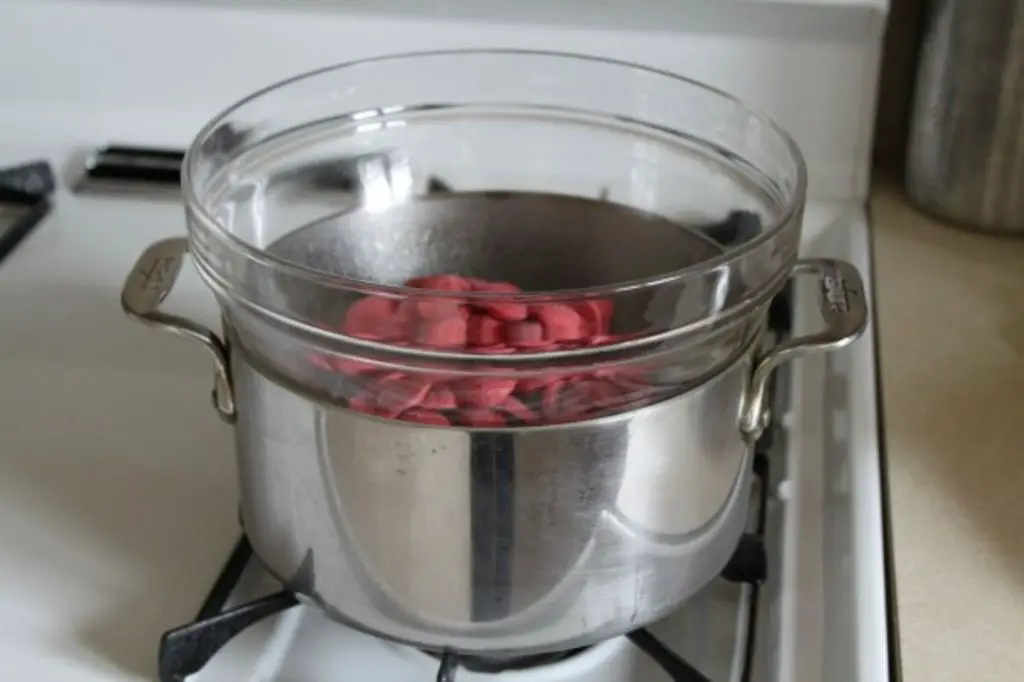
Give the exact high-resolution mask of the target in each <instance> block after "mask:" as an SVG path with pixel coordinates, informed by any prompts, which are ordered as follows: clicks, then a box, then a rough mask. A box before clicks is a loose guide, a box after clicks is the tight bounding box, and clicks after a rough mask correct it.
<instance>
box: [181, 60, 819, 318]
mask: <svg viewBox="0 0 1024 682" xmlns="http://www.w3.org/2000/svg"><path fill="white" fill-rule="evenodd" d="M458 55H476V56H487V55H505V56H510V57H548V58H556V59H559V60H564V61H565V62H571V61H577V62H587V63H591V64H597V65H600V64H605V65H608V66H613V67H616V68H622V69H629V70H635V71H640V72H644V73H647V74H650V75H655V76H658V77H661V78H665V79H668V80H670V81H675V82H676V83H677V84H681V85H684V86H686V87H689V88H694V89H697V90H701V91H703V92H704V93H705V94H708V95H712V96H714V97H717V98H719V99H721V100H724V101H727V102H730V103H732V104H733V105H735V106H737V107H739V108H740V109H741V110H742V111H743V113H744V114H745V115H746V116H748V117H750V118H751V119H754V120H757V121H758V122H760V123H761V124H762V125H764V126H765V127H766V128H767V129H768V130H769V131H770V133H771V134H773V135H776V136H777V137H778V139H779V140H780V141H781V142H782V143H783V145H784V147H785V149H786V151H787V152H788V154H789V156H790V160H791V161H792V162H793V163H794V165H795V166H796V182H795V183H794V186H793V189H792V191H791V192H789V193H788V195H787V196H786V197H785V201H784V205H783V206H782V211H781V214H780V216H779V218H777V219H776V220H773V221H772V222H771V223H769V224H768V226H767V227H766V228H765V229H763V230H762V231H761V233H760V234H758V235H757V236H756V237H754V238H753V239H751V240H749V241H748V242H746V243H744V244H742V245H740V246H738V247H736V248H733V249H732V250H729V251H723V252H722V253H721V254H719V255H717V256H715V257H713V258H709V259H707V260H704V261H700V262H698V263H693V264H691V265H687V266H685V267H682V268H678V269H676V270H671V271H668V272H665V273H660V274H657V275H653V276H650V277H645V278H641V279H634V280H627V281H623V282H616V283H613V284H603V285H598V286H591V287H581V288H575V289H557V290H549V291H543V290H529V291H522V292H518V293H515V294H509V293H500V292H483V291H470V292H460V291H439V290H425V289H420V288H416V287H410V286H406V285H404V284H384V283H378V282H370V281H367V280H360V279H353V278H348V277H341V276H337V275H331V274H329V273H326V272H321V271H319V270H315V269H313V268H307V267H304V266H301V265H298V264H296V263H293V262H291V261H289V260H287V259H284V258H281V257H279V256H276V255H274V254H272V253H269V252H268V251H267V250H265V249H263V248H260V247H257V246H253V245H252V244H250V243H249V242H247V241H246V240H244V239H242V238H241V237H239V236H237V235H235V234H234V233H232V232H231V231H230V230H228V229H226V228H225V227H224V226H223V225H221V224H220V222H219V221H218V220H217V219H216V218H215V217H214V216H213V215H212V214H211V213H210V212H209V211H207V210H206V208H205V206H204V205H203V203H202V202H201V201H200V200H199V193H198V192H197V188H196V183H195V174H196V171H197V165H198V163H199V158H200V157H201V156H202V154H203V149H202V148H203V146H204V144H205V143H206V142H207V141H208V140H209V139H210V138H211V137H212V136H213V134H214V133H215V132H216V131H217V130H218V129H219V128H220V127H221V126H222V125H223V124H224V123H225V122H226V121H228V120H229V119H230V118H231V117H232V116H233V115H234V114H236V113H237V112H238V111H240V110H242V109H243V108H245V107H246V106H248V105H250V104H252V103H253V102H255V101H257V100H259V99H260V98H262V97H264V96H265V95H269V94H271V93H274V92H278V91H280V90H282V89H284V88H287V87H288V86H291V85H294V84H297V83H301V82H308V81H311V80H314V79H316V78H318V77H321V76H325V75H328V74H331V73H333V72H340V71H344V70H346V69H350V68H355V67H360V66H367V65H373V64H378V63H386V62H396V61H403V60H415V59H420V58H424V57H444V56H458ZM527 104H528V103H527ZM602 116H606V115H604V114H602ZM635 122H637V123H639V124H641V125H647V126H649V127H655V126H654V125H653V124H651V123H649V122H647V121H644V120H641V119H637V120H636V121H635ZM657 128H658V129H659V130H660V131H662V132H668V133H672V134H679V132H680V131H677V130H675V129H671V128H667V127H665V126H661V125H658V126H657ZM680 136H682V135H680ZM181 187H182V194H183V198H184V203H185V208H186V210H187V211H188V213H189V214H190V215H191V216H192V217H193V218H195V219H196V220H197V222H199V223H202V224H203V225H205V226H206V227H207V228H212V232H213V233H214V234H215V235H216V236H217V237H218V238H220V239H222V240H224V241H226V242H227V245H228V246H229V247H230V248H232V249H236V250H237V251H239V252H241V254H242V255H243V256H245V257H246V258H249V259H251V260H253V261H255V262H257V263H259V264H260V265H262V266H264V267H268V268H271V269H273V270H275V271H277V272H279V273H281V274H286V275H290V276H295V277H297V278H300V279H304V280H307V281H311V282H316V283H319V284H322V285H324V286H327V287H330V288H334V289H343V290H348V291H353V292H356V293H361V294H369V295H383V296H386V297H389V298H395V299H406V298H411V297H420V296H425V295H429V296H430V297H431V298H442V299H446V298H451V299H457V300H461V301H467V300H477V301H486V300H489V299H501V300H516V301H523V302H528V301H540V300H543V301H554V300H575V299H587V298H596V297H600V296H610V295H615V294H618V293H622V292H629V291H635V290H639V289H648V288H655V287H658V286H661V285H665V284H672V283H675V282H679V281H681V280H684V279H686V278H687V277H690V276H692V275H695V274H702V273H707V272H710V271H713V270H715V269H717V268H721V267H723V266H728V265H729V264H732V263H735V262H737V261H739V260H742V259H743V258H744V257H745V256H746V255H748V254H749V253H751V252H753V251H756V250H757V249H758V248H760V247H761V246H762V245H763V244H764V243H766V242H768V241H769V240H771V239H772V238H774V237H775V236H776V235H777V234H778V233H779V232H780V231H781V230H782V229H783V228H785V226H787V225H788V224H789V223H790V222H791V221H793V220H794V219H795V218H796V217H797V214H798V213H799V211H801V210H802V207H803V198H804V196H805V195H806V191H807V166H806V162H805V160H804V157H803V153H802V152H801V151H800V148H799V147H798V146H797V144H796V141H795V140H794V139H793V137H792V136H791V135H790V134H789V133H787V132H786V131H785V130H784V129H783V128H782V127H780V126H779V125H778V124H777V123H776V122H775V121H774V120H773V119H771V118H770V117H769V116H767V115H765V114H763V113H761V112H760V111H757V110H756V109H753V108H751V107H750V106H748V105H747V104H746V103H745V102H743V100H741V99H739V98H738V97H736V96H735V95H731V94H729V93H728V92H725V91H724V90H720V89H718V88H715V87H713V86H710V85H707V84H705V83H702V82H700V81H698V80H695V79H692V78H688V77H686V76H682V75H680V74H677V73H673V72H671V71H667V70H664V69H659V68H656V67H652V66H647V65H643V64H638V63H635V62H630V61H626V60H620V59H613V58H610V57H602V56H596V55H588V54H580V53H573V52H563V51H555V50H530V49H506V48H487V49H478V48H467V49H442V50H419V51H411V52H400V53H391V54H385V55H379V56H375V57H367V58H361V59H355V60H349V61H345V62H340V63H336V64H332V65H329V66H325V67H321V68H318V69H313V70H311V71H306V72H304V73H299V74H296V75H294V76H290V77H288V78H285V79H282V80H279V81H277V82H274V83H271V84H270V85H267V86H265V87H263V88H261V89H259V90H256V91H255V92H252V93H250V94H249V95H247V96H245V97H243V98H242V99H240V100H237V101H235V102H234V103H232V104H231V105H229V106H228V107H227V108H225V109H223V110H222V111H221V112H220V113H218V114H217V115H215V116H214V117H213V118H212V119H210V120H209V121H208V122H207V123H206V124H205V125H204V126H203V127H202V128H201V129H200V130H199V132H198V133H197V134H196V136H195V138H194V139H193V141H192V143H191V144H190V145H189V147H188V149H187V151H186V153H185V158H184V161H183V163H182V173H181ZM196 255H199V254H196Z"/></svg>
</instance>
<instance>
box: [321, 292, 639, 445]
mask: <svg viewBox="0 0 1024 682" xmlns="http://www.w3.org/2000/svg"><path fill="white" fill-rule="evenodd" d="M406 286H408V287H412V288H417V289H422V290H423V291H425V292H427V291H435V292H444V295H441V294H440V293H439V294H438V295H437V296H436V297H434V296H430V295H429V294H428V295H425V296H420V297H410V298H409V299H407V300H405V301H401V302H396V301H394V300H392V299H388V298H384V297H381V296H367V297H365V298H362V299H360V300H358V301H356V302H355V303H353V304H352V305H351V306H350V307H349V309H348V311H347V312H346V314H345V317H344V320H343V321H342V324H341V331H342V332H343V333H345V334H349V335H351V336H355V337H359V338H363V339H370V340H374V341H382V342H386V343H389V344H392V345H396V346H413V347H416V346H419V347H426V348H432V349H439V350H446V351H462V352H471V353H479V354H481V355H496V354H506V353H523V352H542V351H551V350H559V349H566V348H581V347H586V346H597V345H602V344H607V343H614V342H616V341H621V340H622V338H623V337H621V336H615V335H612V334H611V333H610V328H611V319H612V314H613V312H614V311H613V306H612V303H611V301H608V300H602V299H594V300H587V301H581V302H575V303H572V304H565V303H555V302H551V303H541V304H534V305H529V306H528V305H526V304H525V303H520V302H519V301H514V300H503V299H502V298H501V297H500V296H498V295H499V294H508V295H509V296H510V297H514V296H515V295H516V294H520V293H522V291H521V289H520V288H519V287H517V286H516V285H514V284H512V283H509V282H488V281H485V280H481V279H477V278H471V277H460V276H458V275H451V274H441V275H429V276H424V277H414V278H412V279H410V280H408V281H407V282H406ZM474 292H481V293H487V294H493V295H494V296H493V297H490V298H487V299H486V300H485V299H471V298H470V297H469V296H465V297H463V296H461V295H460V294H472V293H474ZM311 362H312V363H314V364H315V365H316V366H317V367H320V368H322V369H329V370H333V371H337V372H341V373H342V374H344V375H346V376H348V377H352V380H353V381H358V382H359V385H361V386H363V390H362V392H361V393H359V394H358V395H355V396H354V397H352V398H351V399H349V407H350V408H351V409H353V410H357V411H360V412H364V413H366V414H372V415H375V416H380V417H386V418H392V419H394V418H397V419H400V420H403V421H407V422H412V423H416V424H428V425H432V426H451V425H461V426H470V427H479V428H499V427H504V426H509V425H518V424H522V425H534V424H544V423H564V422H568V421H574V420H579V419H588V418H591V417H593V416H598V415H600V414H607V413H609V410H612V411H614V410H618V409H623V407H628V406H636V405H640V404H644V402H645V400H648V399H649V398H647V396H650V395H651V389H650V388H649V386H648V384H647V382H646V380H645V377H644V376H643V374H642V373H638V372H636V371H635V370H622V369H619V368H610V369H609V368H601V369H598V370H595V371H593V372H588V373H586V374H578V375H565V374H559V373H553V372H548V373H545V374H529V373H526V372H524V373H523V377H522V378H521V379H515V378H509V377H472V378H465V377H462V378H460V377H453V376H448V375H445V374H443V373H437V372H436V373H434V374H433V375H431V376H427V374H426V373H423V374H414V375H409V374H404V373H397V372H391V373H387V372H385V371H384V370H383V369H382V368H381V367H380V366H377V365H373V364H371V363H368V362H363V361H360V360H354V359H347V358H345V359H343V358H335V357H331V356H326V355H318V356H314V357H312V358H311ZM510 371H514V370H510ZM510 420H511V424H510Z"/></svg>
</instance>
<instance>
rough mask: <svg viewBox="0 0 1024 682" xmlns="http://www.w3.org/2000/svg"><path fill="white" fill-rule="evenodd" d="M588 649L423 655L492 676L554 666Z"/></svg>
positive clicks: (428, 652)
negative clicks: (524, 653) (500, 654)
mask: <svg viewBox="0 0 1024 682" xmlns="http://www.w3.org/2000/svg"><path fill="white" fill-rule="evenodd" d="M588 649H590V647H580V648H578V649H569V650H567V651H554V652H551V653H548V654H535V655H533V656H512V657H506V658H501V657H495V658H491V657H488V656H461V655H458V654H453V653H451V652H436V651H424V653H425V654H427V655H428V656H431V657H433V658H435V659H437V661H438V662H439V663H441V664H442V666H445V667H454V666H459V667H462V668H465V669H466V670H469V671H470V672H475V673H486V674H494V673H502V672H511V671H519V670H532V669H536V668H542V667H544V666H548V665H554V664H555V663H561V662H562V661H566V660H568V659H570V658H573V657H574V656H578V655H580V654H582V653H583V652H585V651H587V650H588ZM438 679H441V678H440V675H439V676H438Z"/></svg>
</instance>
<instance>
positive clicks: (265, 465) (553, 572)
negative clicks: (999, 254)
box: [122, 238, 866, 656]
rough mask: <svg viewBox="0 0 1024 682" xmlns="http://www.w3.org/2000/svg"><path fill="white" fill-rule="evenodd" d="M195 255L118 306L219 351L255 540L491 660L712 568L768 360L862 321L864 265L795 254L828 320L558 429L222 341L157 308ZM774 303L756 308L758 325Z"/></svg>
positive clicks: (284, 564)
mask: <svg viewBox="0 0 1024 682" xmlns="http://www.w3.org/2000/svg"><path fill="white" fill-rule="evenodd" d="M187 251H188V242H187V240H186V239H184V238H181V239H169V240H166V241H162V242H159V243H156V244H154V245H153V246H151V247H150V248H149V249H148V250H146V251H145V252H144V253H143V254H142V256H141V257H140V259H139V261H138V263H137V264H136V265H135V267H134V269H133V270H132V272H131V274H130V275H129V277H128V279H127V281H126V283H125V287H124V291H123V295H122V306H123V307H124V310H125V311H126V312H127V313H128V315H129V316H131V317H132V318H134V319H136V320H138V321H140V322H142V323H144V324H149V325H153V326H155V327H158V328H161V329H164V330H167V331H171V332H174V333H178V334H181V335H184V336H186V337H189V338H192V339H195V340H197V341H199V342H201V343H202V344H203V345H204V346H205V347H206V348H207V349H208V350H209V351H210V353H211V354H212V356H213V358H214V362H215V369H216V371H215V376H216V383H215V388H214V404H215V406H216V409H217V411H218V412H219V413H220V415H221V417H222V418H223V419H224V420H225V421H227V422H229V423H232V424H233V425H234V428H235V434H236V446H237V447H236V454H237V458H238V467H239V474H240V478H241V497H242V500H241V509H242V522H243V525H244V527H245V531H246V533H247V534H248V537H249V539H250V541H251V543H252V546H253V548H254V550H255V552H256V554H257V555H258V556H259V557H260V559H261V560H262V561H263V563H264V564H265V565H266V566H267V567H268V569H269V570H270V571H271V572H273V573H274V574H275V575H277V576H278V577H279V578H281V579H282V580H283V581H284V583H285V584H286V585H287V586H288V587H290V588H291V589H293V590H295V591H296V592H298V593H299V594H301V595H304V596H305V597H307V598H308V599H310V600H311V601H313V602H315V603H316V604H318V605H319V606H321V607H322V608H324V609H325V610H326V611H327V612H329V613H330V614H332V615H333V616H334V617H336V618H338V619H339V620H343V621H346V622H349V623H351V624H353V625H355V626H357V627H359V628H361V629H364V630H367V631H370V632H372V633H375V634H379V635H381V636H384V637H388V638H391V639H394V640H399V641H404V642H408V643H412V644H415V645H417V646H420V647H424V648H428V649H438V650H440V649H446V650H454V651H458V652H463V653H473V654H479V655H488V656H510V655H525V654H530V653H538V652H545V651H552V650H559V649H567V648H572V647H577V646H582V645H586V644H590V643H593V642H596V641H598V640H601V639H604V638H607V637H611V636H614V635H618V634H621V633H623V632H626V631H629V630H632V629H634V628H637V627H640V626H642V625H644V624H646V623H649V622H651V621H654V620H656V619H658V618H659V617H661V616H663V615H664V614H666V613H668V612H669V611H671V610H673V609H674V608H675V607H677V606H678V604H679V603H681V602H682V601H684V600H685V599H687V598H688V597H689V596H690V595H692V594H693V593H694V592H696V591H697V590H699V589H700V588H701V587H702V586H704V585H705V584H706V583H707V582H708V581H710V580H711V579H713V578H714V577H715V576H716V575H717V574H718V573H719V572H720V571H721V569H722V568H723V567H724V565H725V563H726V562H727V560H728V558H729V556H730V554H731V553H732V551H733V550H734V548H735V546H736V543H737V541H738V539H739V536H740V534H741V533H742V529H743V525H744V520H745V518H746V511H747V504H748V499H749V484H750V476H751V461H750V458H751V447H750V446H751V443H752V440H753V439H755V438H756V437H757V435H758V434H759V433H760V431H761V429H762V424H763V420H764V418H765V414H766V407H765V404H764V392H765V385H766V382H767V380H768V378H769V376H770V374H771V372H772V370H773V369H774V368H775V367H776V366H778V365H779V364H780V363H782V362H784V361H787V360H789V359H791V358H793V357H797V356H799V355H801V354H804V353H809V352H815V351H824V350H830V349H835V348H839V347H842V346H845V345H846V344H848V343H850V342H851V341H853V340H854V339H855V338H857V337H858V336H859V335H860V334H861V332H862V331H863V330H864V328H865V325H866V303H865V298H864V292H863V288H862V284H861V280H860V277H859V275H858V273H857V272H856V270H855V269H854V268H853V267H852V266H850V265H849V264H847V263H844V262H841V261H834V260H804V261H798V262H797V264H796V267H795V271H794V272H795V274H800V275H811V276H814V277H816V278H818V280H819V283H820V289H821V306H820V308H821V314H822V316H823V318H824V323H825V330H824V331H822V332H820V333H817V334H813V335H810V336H805V337H801V338H796V339H791V340H787V341H784V342H783V343H781V344H779V345H777V346H776V347H774V348H772V349H770V350H768V351H767V352H766V353H764V354H762V353H761V348H760V343H759V341H758V339H757V338H755V339H754V340H752V341H750V342H749V343H747V344H746V346H745V347H743V348H741V349H740V351H739V353H738V354H736V355H735V356H734V357H733V359H732V360H731V361H730V362H729V363H728V364H727V365H726V366H725V368H724V369H721V370H720V371H717V373H715V374H714V375H713V376H711V377H709V378H707V379H706V380H705V381H703V382H702V383H700V384H699V385H697V386H695V387H693V388H692V389H691V390H688V391H686V392H684V393H682V394H680V395H677V396H675V397H672V398H670V399H668V400H665V401H662V402H659V403H656V404H654V405H651V406H648V407H646V408H643V409H639V410H634V411H629V412H625V413H622V414H618V415H615V416H611V417H605V418H601V419H595V420H591V421H585V422H576V423H571V424H563V425H557V426H543V427H523V428H506V429H493V430H488V429H467V428H456V427H447V428H438V427H430V426H418V425H415V424H410V423H405V422H399V421H392V420H383V419H378V418H376V417H371V416H367V415H364V414H360V413H356V412H353V411H351V410H349V409H346V408H344V407H340V406H338V405H337V404H332V403H330V402H328V401H327V400H324V399H322V398H321V397H320V396H317V395H314V394H312V393H309V392H306V391H304V390H303V387H302V386H300V385H297V384H296V383H294V382H292V381H290V380H289V379H287V378H286V377H284V376H282V375H279V374H277V373H276V372H275V370H274V369H273V368H272V367H270V366H268V365H266V364H265V363H264V362H263V361H262V360H261V359H260V357H259V356H258V355H256V354H254V353H252V352H250V351H249V348H248V346H247V339H246V338H245V336H244V335H241V334H239V333H238V332H237V329H236V328H235V326H234V325H232V324H231V323H230V322H229V321H228V318H227V316H226V318H225V320H226V321H225V329H224V334H225V340H224V341H222V340H220V339H219V338H218V337H217V336H216V335H215V334H214V332H212V331H210V330H208V329H205V328H203V327H201V326H199V325H197V324H195V323H194V322H191V321H189V320H186V319H182V318H180V317H177V316H173V315H169V314H167V313H165V312H162V311H161V310H160V304H161V302H162V301H163V299H164V298H165V297H166V296H167V294H168V293H169V292H170V290H171V288H172V287H173V285H174V282H175V279H176V277H177V275H178V273H179V271H180V269H181V266H182V261H183V258H184V256H185V254H186V252H187ZM764 315H765V307H764V306H762V307H761V308H759V309H758V310H757V311H755V313H754V318H755V320H756V319H758V318H759V319H760V320H761V322H760V324H761V325H762V326H763V323H764Z"/></svg>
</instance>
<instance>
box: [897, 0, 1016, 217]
mask: <svg viewBox="0 0 1024 682" xmlns="http://www.w3.org/2000/svg"><path fill="white" fill-rule="evenodd" d="M926 12H927V16H926V19H925V26H924V34H923V43H922V53H921V59H920V66H919V73H918V78H917V87H916V93H915V101H914V108H913V114H912V119H911V131H910V142H909V149H908V157H907V170H906V183H907V189H908V191H909V193H910V196H911V198H912V199H913V200H914V201H915V202H916V203H917V204H918V205H919V207H921V208H922V209H923V210H925V211H927V212H929V213H932V214H934V215H936V216H938V217H940V218H943V219H945V220H948V221H951V222H954V223H958V224H961V225H963V226H965V227H969V228H972V229H976V230H982V231H990V232H1003V233H1024V193H1022V192H1021V190H1022V189H1024V0H931V1H930V2H929V3H928V5H927V10H926Z"/></svg>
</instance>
